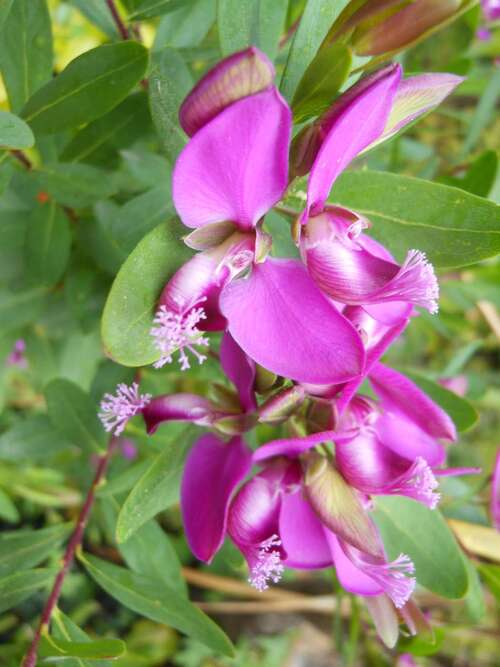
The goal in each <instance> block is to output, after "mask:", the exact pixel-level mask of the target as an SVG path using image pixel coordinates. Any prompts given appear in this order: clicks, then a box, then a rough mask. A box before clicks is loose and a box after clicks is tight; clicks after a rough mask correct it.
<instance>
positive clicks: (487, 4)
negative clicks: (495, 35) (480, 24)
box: [481, 0, 500, 21]
mask: <svg viewBox="0 0 500 667" xmlns="http://www.w3.org/2000/svg"><path fill="white" fill-rule="evenodd" d="M481 9H482V11H483V16H484V18H485V19H486V21H497V20H498V19H500V0H481Z"/></svg>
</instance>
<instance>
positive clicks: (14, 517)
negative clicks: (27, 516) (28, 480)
mask: <svg viewBox="0 0 500 667" xmlns="http://www.w3.org/2000/svg"><path fill="white" fill-rule="evenodd" d="M0 518H2V519H3V521H8V522H9V523H17V522H18V521H19V520H20V518H21V517H20V515H19V512H18V511H17V507H16V506H15V505H14V503H13V502H12V500H11V499H10V496H8V495H7V494H6V493H5V491H2V489H0Z"/></svg>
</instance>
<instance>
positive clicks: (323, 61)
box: [292, 43, 352, 123]
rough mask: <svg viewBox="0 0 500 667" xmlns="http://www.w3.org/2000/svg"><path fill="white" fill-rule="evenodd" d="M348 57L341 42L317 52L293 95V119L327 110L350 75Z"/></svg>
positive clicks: (349, 58) (347, 51)
mask: <svg viewBox="0 0 500 667" xmlns="http://www.w3.org/2000/svg"><path fill="white" fill-rule="evenodd" d="M351 60H352V56H351V51H350V50H349V49H348V48H347V46H345V45H344V44H341V43H333V44H328V45H326V46H325V47H324V48H322V49H321V50H320V51H318V53H317V54H316V56H315V58H314V60H313V61H312V62H311V64H310V65H309V67H308V68H307V69H306V71H305V74H304V76H303V77H302V79H301V80H300V83H299V85H298V87H297V90H296V92H295V95H294V97H293V102H292V109H293V117H294V120H295V121H296V122H298V123H300V122H303V121H305V120H308V119H309V118H312V117H313V116H319V115H320V114H321V113H322V112H323V111H325V110H326V109H328V107H329V106H330V105H331V103H332V102H333V100H334V99H335V95H336V94H337V93H338V91H339V89H340V87H341V86H342V84H343V83H344V81H345V80H346V78H347V76H348V74H349V70H350V67H351Z"/></svg>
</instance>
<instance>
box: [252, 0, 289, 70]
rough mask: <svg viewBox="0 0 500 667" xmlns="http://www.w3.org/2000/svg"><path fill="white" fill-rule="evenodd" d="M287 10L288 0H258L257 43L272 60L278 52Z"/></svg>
mask: <svg viewBox="0 0 500 667" xmlns="http://www.w3.org/2000/svg"><path fill="white" fill-rule="evenodd" d="M287 10H288V0H259V17H258V26H257V32H258V39H257V43H258V45H259V46H260V48H261V49H262V50H263V51H265V53H267V55H268V56H269V58H270V59H271V60H274V59H275V58H276V55H277V53H278V47H279V41H280V39H281V36H282V34H283V31H284V25H285V19H286V14H287Z"/></svg>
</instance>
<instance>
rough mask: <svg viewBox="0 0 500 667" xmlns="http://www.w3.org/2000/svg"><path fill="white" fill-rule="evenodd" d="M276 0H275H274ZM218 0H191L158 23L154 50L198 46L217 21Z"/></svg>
mask: <svg viewBox="0 0 500 667" xmlns="http://www.w3.org/2000/svg"><path fill="white" fill-rule="evenodd" d="M273 1H275V0H273ZM215 7H216V0H191V1H190V2H187V3H185V4H184V5H183V6H182V7H179V9H176V10H175V11H173V12H172V13H171V14H167V16H164V17H163V18H162V19H161V21H160V23H159V24H158V29H157V30H156V35H155V41H154V43H153V51H160V50H161V49H163V48H165V47H166V46H171V47H173V48H174V49H180V48H183V47H190V46H191V47H193V46H198V44H200V42H202V41H203V39H204V37H205V36H206V34H207V33H208V31H209V30H210V28H211V27H212V26H213V24H214V23H215V13H216V9H215Z"/></svg>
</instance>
